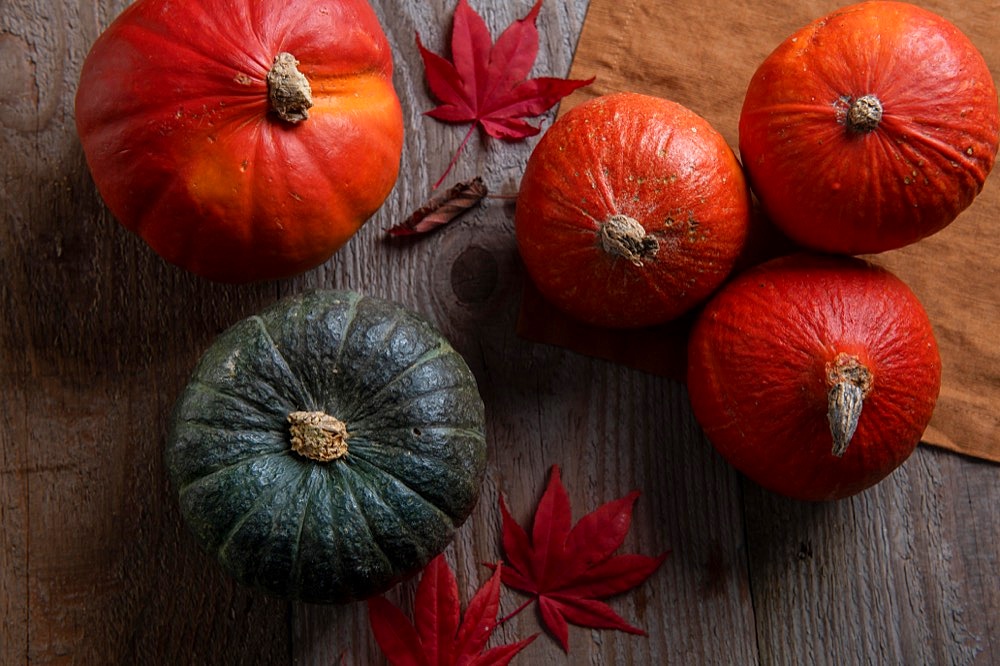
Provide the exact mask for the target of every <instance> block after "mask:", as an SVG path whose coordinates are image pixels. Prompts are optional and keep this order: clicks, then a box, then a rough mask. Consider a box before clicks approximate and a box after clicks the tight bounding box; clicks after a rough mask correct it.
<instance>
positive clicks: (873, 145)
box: [739, 1, 1000, 254]
mask: <svg viewBox="0 0 1000 666" xmlns="http://www.w3.org/2000/svg"><path fill="white" fill-rule="evenodd" d="M866 95H874V96H875V97H876V98H877V99H878V100H879V101H880V102H881V105H882V108H883V114H882V119H881V121H880V122H879V123H878V125H877V127H876V128H875V129H874V130H873V131H869V132H866V133H865V132H861V133H859V132H856V131H851V130H849V129H848V121H847V118H848V109H849V107H850V104H851V103H852V101H853V100H856V99H858V98H862V97H864V96H866ZM998 140H1000V111H998V104H997V90H996V86H995V84H994V82H993V79H992V77H991V75H990V71H989V68H988V67H987V65H986V62H985V61H984V60H983V57H982V55H981V54H980V53H979V51H977V50H976V47H975V46H974V45H973V44H972V42H971V41H970V40H969V39H968V37H966V36H965V35H964V34H962V33H961V31H959V29H958V28H957V27H955V26H954V25H953V24H951V23H950V22H948V21H946V20H945V19H943V18H941V17H939V16H937V15H935V14H933V13H931V12H929V11H927V10H925V9H921V8H919V7H916V6H914V5H910V4H906V3H898V2H881V1H874V2H864V3H861V4H857V5H851V6H849V7H844V8H841V9H838V10H837V11H835V12H833V13H832V14H830V15H828V16H826V17H823V18H821V19H817V20H816V21H815V22H813V23H811V24H809V25H808V26H806V27H804V28H802V29H801V30H799V31H798V32H796V33H795V34H794V35H791V36H790V37H789V38H788V39H786V40H785V41H784V42H782V43H781V44H780V45H779V46H778V47H777V48H776V49H775V50H774V52H773V53H771V54H770V55H769V56H768V57H767V59H766V60H765V61H764V62H763V63H762V64H761V65H760V67H759V68H758V69H757V71H756V73H755V74H754V76H753V78H752V80H751V81H750V84H749V87H748V89H747V93H746V98H745V100H744V103H743V108H742V112H741V115H740V123H739V147H740V157H741V159H742V160H743V164H744V166H745V167H746V169H747V172H748V174H749V177H750V183H751V187H752V188H753V190H754V191H755V192H756V194H757V196H758V197H759V198H760V201H761V204H762V206H763V208H764V209H765V211H766V212H767V213H768V215H769V216H770V217H771V218H772V219H773V220H774V222H775V223H776V224H777V225H778V226H779V227H780V228H781V229H782V230H783V231H784V232H785V233H786V234H788V235H789V236H790V237H791V238H793V239H794V240H796V241H797V242H798V243H799V244H801V245H802V246H803V247H807V248H812V249H815V250H820V251H825V252H835V253H847V254H862V253H872V252H882V251H885V250H891V249H894V248H899V247H903V246H904V245H908V244H911V243H914V242H916V241H918V240H920V239H922V238H925V237H927V236H929V235H931V234H933V233H935V232H937V231H939V230H941V229H943V228H944V227H945V226H947V225H948V224H950V223H951V222H952V221H954V219H955V218H956V217H957V216H958V214H959V213H961V212H962V211H963V210H965V209H966V208H967V207H968V206H969V205H970V204H971V203H972V201H973V200H974V198H975V197H976V195H978V194H979V192H980V191H981V190H982V188H983V184H984V182H985V181H986V177H987V176H988V175H989V173H990V170H991V169H992V168H993V163H994V160H995V157H996V153H997V146H998Z"/></svg>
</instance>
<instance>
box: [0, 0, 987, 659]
mask: <svg viewBox="0 0 1000 666" xmlns="http://www.w3.org/2000/svg"><path fill="white" fill-rule="evenodd" d="M125 4H126V3H125V2H124V1H123V0H101V1H99V2H81V1H74V0H48V1H42V0H36V1H32V0H24V1H23V2H10V3H4V4H3V5H2V7H3V9H2V12H0V128H2V134H0V136H2V143H0V145H2V151H0V169H2V179H0V207H2V210H3V225H2V226H0V278H2V279H0V304H2V305H0V307H2V313H3V317H2V324H0V376H2V381H0V524H2V528H0V622H2V626H0V663H2V664H12V665H13V664H24V663H28V662H30V663H32V664H257V663H259V664H285V663H288V664H292V663H294V664H302V665H305V664H316V665H319V664H336V663H345V664H379V663H384V662H383V657H382V656H381V653H380V652H379V650H378V648H377V646H376V645H375V643H374V642H373V639H372V637H371V633H370V631H369V627H368V620H367V615H366V611H365V607H364V606H363V605H355V606H347V607H314V606H307V605H301V604H295V603H287V602H283V601H276V600H272V599H268V598H264V597H262V596H260V595H258V594H255V593H253V592H250V591H248V590H245V589H242V588H240V587H238V586H237V585H235V584H233V583H232V582H231V581H230V580H228V579H227V578H226V577H225V576H224V575H223V574H222V573H220V570H219V569H218V568H217V567H216V566H215V564H214V562H213V561H211V560H210V559H209V558H208V557H206V556H205V555H204V554H203V553H201V552H200V551H199V549H198V547H197V546H196V544H195V543H194V541H193V539H192V538H191V537H190V536H189V535H188V533H187V531H186V529H185V528H184V526H183V525H182V523H181V520H180V516H179V514H178V510H177V506H176V501H175V497H174V495H173V494H172V490H171V488H170V487H169V484H168V482H167V479H166V474H165V470H164V465H163V460H162V455H161V452H162V448H163V444H164V437H165V430H166V419H167V414H168V413H169V411H170V409H171V406H172V404H173V401H174V399H175V398H176V397H177V395H178V392H179V391H180V389H181V387H182V386H183V385H184V383H185V381H186V378H187V376H188V374H189V372H190V371H191V369H192V367H193V364H194V362H195V360H196V359H197V358H198V356H199V355H200V353H201V352H202V350H204V348H205V347H206V346H207V345H208V344H209V342H210V341H211V340H212V338H213V337H214V336H215V335H216V334H217V333H219V332H220V331H221V330H223V329H224V328H226V327H227V326H229V325H230V324H232V323H233V322H235V321H236V320H238V319H239V318H242V317H243V316H246V315H248V314H250V313H252V312H254V311H256V310H258V309H260V308H262V307H264V306H265V305H267V304H270V303H271V302H273V301H274V300H275V299H276V298H278V297H280V296H282V295H286V294H291V293H296V292H299V291H301V290H303V289H305V288H309V287H316V286H326V287H338V288H353V289H358V290H361V291H364V292H366V293H369V294H372V295H377V296H382V297H387V298H391V299H394V300H396V301H398V302H400V303H403V304H405V305H407V306H409V307H412V308H414V309H416V310H419V311H421V312H423V313H424V314H426V315H427V316H428V317H429V318H431V319H432V320H434V321H435V322H437V323H438V325H439V326H440V327H441V329H442V330H443V331H444V332H445V334H446V335H447V336H448V337H449V338H450V339H451V340H452V341H453V342H454V344H455V346H456V348H457V349H458V350H459V351H460V352H461V353H462V354H463V355H464V356H465V358H466V359H467V360H468V362H469V364H470V365H471V367H472V368H473V370H474V372H475V374H476V376H477V378H478V380H479V382H480V384H481V389H482V394H483V397H484V399H485V401H486V404H487V408H488V436H489V441H490V453H489V455H490V461H489V469H488V473H487V478H486V483H485V486H484V491H483V497H482V500H481V501H480V503H479V505H478V507H477V509H476V510H475V512H474V514H473V516H472V518H471V519H470V520H469V522H468V523H467V524H466V525H465V526H464V527H463V528H462V529H461V531H460V534H459V537H458V539H457V541H456V542H455V544H454V546H452V547H451V548H450V549H449V550H448V556H449V560H450V561H451V562H452V563H453V565H454V566H455V568H456V570H457V573H458V577H459V585H460V588H461V590H462V596H463V598H464V599H468V596H469V594H471V591H472V590H474V589H475V588H476V587H477V585H478V584H479V582H481V581H482V580H484V579H485V577H486V576H487V575H488V570H486V569H485V568H484V567H483V566H481V564H480V563H482V562H484V561H494V560H496V559H498V558H499V557H500V549H499V540H498V534H499V523H500V514H499V510H498V508H497V499H498V496H499V495H500V494H501V493H502V494H503V495H504V496H505V497H506V498H507V501H508V504H509V505H510V506H511V508H512V511H513V513H514V515H515V517H516V518H517V519H518V520H520V521H522V522H526V521H528V520H529V519H530V517H531V512H532V511H533V507H534V505H535V502H536V501H537V498H538V496H539V495H540V493H541V490H542V488H543V486H544V483H545V480H546V473H547V470H548V468H549V466H550V465H552V464H559V465H560V466H561V468H562V473H563V480H564V482H565V484H566V486H567V487H568V489H569V491H570V494H571V497H572V501H573V506H574V511H575V516H574V517H575V518H579V516H580V515H582V513H583V512H585V511H589V510H591V509H593V508H594V507H596V506H597V505H598V504H600V503H603V502H605V501H608V500H610V499H614V498H617V497H620V496H622V495H624V494H625V493H626V492H628V491H629V490H631V489H634V488H637V489H641V490H642V491H643V494H642V496H641V498H640V500H639V502H638V504H637V506H636V512H635V516H634V523H633V527H632V530H631V532H630V534H629V537H628V540H627V541H626V544H625V546H624V551H627V552H643V553H649V554H653V553H658V552H661V551H663V550H666V549H671V550H672V555H671V556H670V558H669V559H668V560H667V562H666V563H665V564H664V565H663V566H662V568H661V569H660V570H659V571H658V572H657V573H656V574H655V575H654V576H653V577H652V578H651V579H650V580H649V581H648V582H647V583H646V584H644V585H643V586H641V587H640V588H639V589H638V590H636V591H635V592H633V593H630V594H628V595H625V596H622V597H619V598H617V599H613V600H612V602H611V603H612V605H613V607H614V608H615V609H616V610H617V611H618V612H619V613H620V614H621V615H622V616H624V618H625V619H626V620H628V621H630V622H632V623H634V624H637V625H638V626H640V627H643V628H645V629H646V630H647V631H648V632H649V636H648V637H639V636H633V635H628V634H624V633H618V632H613V631H590V630H585V629H580V628H576V627H571V630H570V653H569V655H568V656H567V655H565V654H564V653H563V652H562V651H561V650H560V649H559V648H558V647H557V645H556V643H555V642H554V641H553V640H552V639H551V638H550V637H548V636H546V635H543V636H541V637H540V638H539V639H538V640H537V641H536V642H535V644H534V645H532V646H531V647H530V648H529V649H528V650H527V651H525V652H524V653H522V656H520V657H519V658H518V659H517V660H516V661H515V662H514V663H520V664H546V663H548V664H583V663H587V664H661V663H676V664H754V663H764V664H830V665H836V666H840V665H843V664H907V665H911V664H972V663H975V664H990V663H1000V585H998V583H997V572H998V570H1000V545H998V543H1000V512H998V511H997V507H1000V484H998V483H997V480H998V476H997V467H996V466H995V465H991V464H987V463H981V462H977V461H975V460H971V459H965V458H962V457H960V456H957V455H953V454H949V453H944V452H942V451H939V450H935V449H931V448H928V447H920V448H919V449H918V451H917V452H916V454H915V455H914V456H913V458H912V459H911V460H910V461H908V462H907V463H906V464H905V465H904V466H903V467H902V468H901V469H900V470H898V471H897V472H896V473H895V474H893V475H892V476H891V477H890V478H889V479H888V480H886V481H885V482H884V483H882V484H880V485H879V486H877V487H875V488H874V489H872V490H870V491H868V492H865V493H863V494H861V495H859V496H857V497H854V498H852V499H849V500H846V501H842V502H838V503H829V504H818V505H813V504H802V503H798V502H793V501H789V500H785V499H782V498H779V497H776V496H774V495H771V494H769V493H767V492H765V491H763V490H761V489H760V488H758V487H756V486H755V485H753V484H752V483H749V482H747V481H745V480H744V479H742V478H741V477H740V476H739V475H738V474H736V473H735V472H734V471H733V470H732V469H731V468H730V467H728V466H727V465H726V464H725V463H724V462H723V461H722V459H721V458H720V457H719V456H718V455H716V454H715V453H714V452H713V450H712V448H711V447H710V445H709V444H708V442H706V441H705V439H704V438H703V437H702V435H701V433H700V431H699V429H698V427H697V425H696V424H695V422H694V421H693V419H692V417H691V415H690V413H689V410H688V406H687V401H686V395H685V391H684V389H683V387H682V386H681V385H679V384H677V383H675V382H672V381H669V380H666V379H662V378H657V377H654V376H650V375H646V374H643V373H640V372H636V371H632V370H628V369H625V368H622V367H619V366H615V365H612V364H609V363H606V362H602V361H596V360H593V359H590V358H586V357H582V356H579V355H576V354H573V353H571V352H568V351H565V350H561V349H558V348H554V347H549V346H544V345H537V344H531V343H528V342H525V341H524V340H521V339H519V338H518V337H517V336H516V335H515V332H514V329H515V320H516V317H517V312H518V306H519V300H520V293H521V288H522V285H523V282H524V279H525V277H524V273H523V271H522V268H521V266H520V263H519V260H518V257H517V253H516V249H515V246H514V240H513V225H512V211H513V209H512V203H511V202H510V201H504V200H502V199H497V200H491V201H489V202H488V203H487V204H486V205H485V206H484V207H482V208H480V209H478V210H476V211H475V212H473V213H471V214H470V215H468V216H467V217H465V218H463V219H462V220H461V221H460V222H458V223H456V224H455V225H453V226H452V227H449V228H447V229H445V230H443V231H441V232H440V233H437V234H434V235H432V236H430V237H427V238H425V239H423V240H421V241H420V242H417V243H412V244H402V245H401V244H394V243H387V242H385V229H386V228H388V227H389V226H390V225H391V224H393V223H395V222H397V221H399V220H401V219H402V218H403V217H404V216H405V215H407V214H408V213H409V212H410V211H411V210H413V209H414V208H416V207H417V206H418V205H419V204H420V203H421V202H422V201H423V200H424V199H425V198H426V197H427V196H428V195H429V193H430V184H431V183H433V182H434V180H435V179H436V178H437V177H438V175H440V174H441V173H442V172H443V170H444V168H445V166H446V164H447V162H448V159H449V157H450V156H451V154H452V153H453V151H454V150H455V149H456V148H457V146H458V144H459V142H460V140H461V138H462V135H463V133H464V131H465V128H464V127H456V126H450V125H444V124H440V123H437V122H436V121H434V120H431V119H429V118H427V117H425V116H423V115H422V113H423V112H424V111H426V110H427V109H429V108H430V107H431V106H432V101H431V100H430V98H429V97H428V93H427V90H426V87H425V84H424V80H423V69H422V66H421V64H420V60H419V56H418V53H417V50H416V46H415V43H414V33H415V31H419V33H420V35H421V36H422V38H423V39H424V40H425V43H426V44H427V45H428V46H429V47H430V48H431V49H433V50H435V51H438V52H441V51H443V50H445V47H446V38H447V35H448V29H449V26H450V16H451V12H452V10H453V9H454V5H455V2H454V0H428V1H427V2H420V3H400V2H396V1H395V0H376V1H375V2H374V3H373V4H374V5H375V7H376V9H377V11H378V12H379V14H380V16H381V17H382V19H383V22H384V25H385V26H386V29H387V32H388V33H389V36H390V39H391V41H392V44H393V47H394V49H395V53H396V60H397V72H396V84H397V87H398V90H399V92H400V95H401V98H402V103H403V109H404V114H405V119H406V124H407V137H406V145H405V149H404V153H403V162H402V171H401V178H400V180H399V182H398V185H397V186H396V189H395V190H394V192H393V193H392V195H391V196H390V197H389V199H388V201H387V202H386V204H385V207H384V208H383V209H382V211H381V212H380V213H379V214H378V215H377V216H376V217H375V218H374V219H373V220H371V222H370V223H369V224H368V225H367V226H366V227H365V228H364V229H363V230H362V232H361V233H360V234H358V235H357V236H356V237H355V238H354V239H353V240H352V241H351V242H350V243H349V244H348V246H347V247H346V248H344V249H343V250H342V251H341V252H340V253H338V254H337V255H336V256H335V257H334V258H333V259H332V260H330V261H329V262H328V263H326V264H325V265H324V266H322V267H320V268H318V269H316V270H314V271H311V272H309V273H307V274H306V275H303V276H301V277H299V278H296V279H293V280H287V281H283V282H279V283H267V284H255V285H250V286H238V287H234V286H222V285H218V284H212V283H209V282H206V281H203V280H200V279H198V278H195V277H193V276H191V275H189V274H186V273H184V272H182V271H180V270H179V269H176V268H174V267H172V266H169V265H167V264H165V263H164V262H163V261H161V260H160V259H159V258H158V257H156V256H155V255H154V254H152V252H151V251H150V250H149V249H148V248H147V247H146V246H145V245H144V244H143V243H142V242H141V241H140V240H139V239H138V238H137V237H135V236H133V235H131V234H130V233H128V232H126V231H124V230H123V229H122V228H121V227H120V226H119V225H118V224H117V223H116V222H115V221H114V220H113V219H112V217H111V216H110V215H109V213H108V212H107V210H106V208H105V207H104V206H103V204H102V202H101V200H100V199H99V197H98V195H97V194H96V192H95V189H94V186H93V184H92V182H91V179H90V176H89V174H88V172H87V169H86V167H85V164H84V159H83V156H82V153H81V149H80V145H79V142H78V140H77V138H76V135H75V131H74V125H73V96H74V93H75V89H76V80H77V77H78V74H79V71H80V67H81V63H82V61H83V58H84V56H85V55H86V52H87V50H88V48H89V46H90V44H91V43H92V42H93V40H94V39H95V38H96V36H97V35H98V33H99V32H100V30H101V29H102V28H103V27H104V26H106V25H107V24H108V23H109V22H110V20H111V19H112V18H113V17H114V16H115V15H117V13H118V12H119V11H120V10H121V9H122V8H123V7H124V5H125ZM587 4H588V3H587V1H586V0H560V1H558V2H556V1H552V2H547V3H545V5H544V7H543V8H542V12H541V16H540V19H539V26H540V28H541V31H542V38H541V52H540V56H539V60H538V65H537V69H536V70H535V71H536V73H537V74H551V75H556V76H564V75H565V74H566V73H567V72H568V70H569V65H570V62H571V59H572V55H573V50H574V46H575V43H576V40H577V37H578V35H579V34H580V29H581V26H582V24H583V20H584V16H585V13H586V10H587ZM473 5H474V6H475V7H476V8H477V9H478V10H479V11H480V12H481V13H482V14H483V15H484V17H485V19H486V21H487V23H488V24H489V26H490V28H491V30H492V31H493V33H494V35H496V34H497V33H498V32H499V31H500V29H501V28H502V27H503V26H506V25H507V24H509V23H510V22H511V21H512V20H514V19H515V18H519V17H521V16H523V15H524V14H526V13H527V11H528V9H529V8H530V5H531V2H530V1H529V0H517V1H516V2H510V1H508V2H499V1H497V0H479V1H478V2H474V3H473ZM550 122H551V114H550V115H549V116H548V118H547V119H546V123H550ZM533 145H534V140H531V141H527V142H523V143H513V144H506V143H502V142H499V141H493V140H489V141H484V140H478V139H476V140H473V141H472V142H471V143H470V144H469V146H468V147H467V148H466V151H465V153H464V154H463V156H462V157H461V159H460V161H459V163H458V166H457V167H456V171H455V173H454V179H456V180H458V179H464V178H469V177H472V176H474V175H481V176H483V177H484V179H485V180H486V182H487V184H488V185H489V186H490V188H491V189H492V190H493V191H494V192H497V193H508V194H510V193H514V192H516V190H517V187H518V182H519V178H520V175H521V172H522V169H523V167H524V164H525V161H526V159H527V157H528V155H529V152H530V150H531V147H532V146H533ZM389 596H390V598H391V599H392V600H393V601H396V602H398V603H400V604H403V606H404V608H408V604H409V603H411V601H412V596H413V585H412V584H404V585H403V586H401V587H400V588H398V589H397V590H394V591H393V592H392V593H390V595H389ZM520 601H521V599H520V598H518V597H516V596H515V595H514V594H513V593H505V596H504V598H503V604H504V608H505V609H507V610H510V609H511V608H513V607H514V606H516V605H517V603H519V602H520ZM538 629H539V623H538V618H537V615H535V614H534V612H529V613H525V614H522V615H520V616H518V618H516V619H515V620H514V621H513V622H511V623H509V624H507V625H505V626H504V627H502V628H501V630H500V631H499V632H498V637H497V640H501V639H502V640H504V641H510V640H513V639H514V638H516V637H522V636H525V635H527V634H529V633H534V632H535V631H538Z"/></svg>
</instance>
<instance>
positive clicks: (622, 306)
mask: <svg viewBox="0 0 1000 666" xmlns="http://www.w3.org/2000/svg"><path fill="white" fill-rule="evenodd" d="M615 216H626V217H628V218H631V219H633V220H635V221H636V222H637V223H638V224H639V225H641V228H642V229H643V231H644V233H645V235H646V236H645V237H646V239H653V240H655V242H656V243H657V246H656V250H655V251H651V252H650V253H649V254H648V256H643V257H641V258H640V260H639V261H638V262H633V261H631V260H630V259H628V258H626V257H624V256H621V255H618V254H614V253H610V252H608V251H607V250H606V249H605V247H603V246H602V241H601V240H600V233H601V228H602V224H605V223H606V222H607V221H608V220H609V219H610V218H613V217H615ZM749 223H750V193H749V189H748V187H747V185H746V181H745V179H744V177H743V171H742V169H741V168H740V165H739V163H738V162H737V160H736V156H735V155H734V154H733V151H732V150H731V149H730V148H729V146H728V145H727V144H726V141H725V139H724V138H723V137H722V135H720V134H719V133H718V132H717V131H716V130H715V129H714V128H713V127H712V126H711V125H710V124H709V123H708V122H707V121H705V120H704V119H702V118H701V117H699V116H698V115H697V114H695V113H694V112H693V111H691V110H689V109H687V108H685V107H683V106H681V105H680V104H677V103H676V102H673V101H670V100H666V99H660V98H656V97H651V96H648V95H640V94H635V93H618V94H611V95H604V96H602V97H598V98H595V99H592V100H590V101H588V102H585V103H584V104H581V105H580V106H578V107H575V108H573V109H572V110H570V111H569V112H567V113H566V115H564V116H562V117H560V118H559V119H558V120H557V121H556V122H555V123H554V124H553V125H552V127H551V128H549V130H548V131H547V132H546V133H545V135H544V136H543V137H542V139H541V140H540V141H539V142H538V144H537V146H536V147H535V149H534V150H533V151H532V154H531V157H530V158H529V160H528V164H527V167H526V169H525V172H524V176H523V177H522V179H521V186H520V190H519V192H518V197H517V209H516V213H515V233H516V236H517V245H518V250H519V251H520V254H521V258H522V259H523V261H524V264H525V267H526V269H527V271H528V273H529V274H530V276H531V278H532V281H533V282H534V284H535V285H536V286H537V287H538V290H539V292H541V294H542V295H543V296H544V297H545V298H546V300H548V301H549V302H550V303H552V304H553V305H555V306H556V307H557V308H559V309H560V310H562V311H564V312H566V313H568V314H569V315H571V316H572V317H574V318H575V319H577V320H579V321H583V322H586V323H589V324H595V325H597V326H603V327H609V328H636V327H641V326H649V325H653V324H659V323H662V322H665V321H669V320H671V319H674V318H677V317H679V316H680V315H682V314H684V313H686V312H688V311H689V310H690V309H692V308H693V307H694V306H695V305H697V304H698V303H700V302H701V301H703V300H704V299H705V298H706V297H707V296H708V295H709V294H710V293H711V292H712V291H713V290H714V289H715V288H716V287H718V285H719V284H720V283H721V282H722V281H723V280H724V279H725V278H726V277H727V276H728V275H729V273H730V272H731V271H732V269H733V266H734V264H735V261H736V258H737V257H738V255H739V254H740V252H741V250H742V249H743V246H744V242H745V240H746V236H747V230H748V227H749Z"/></svg>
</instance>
